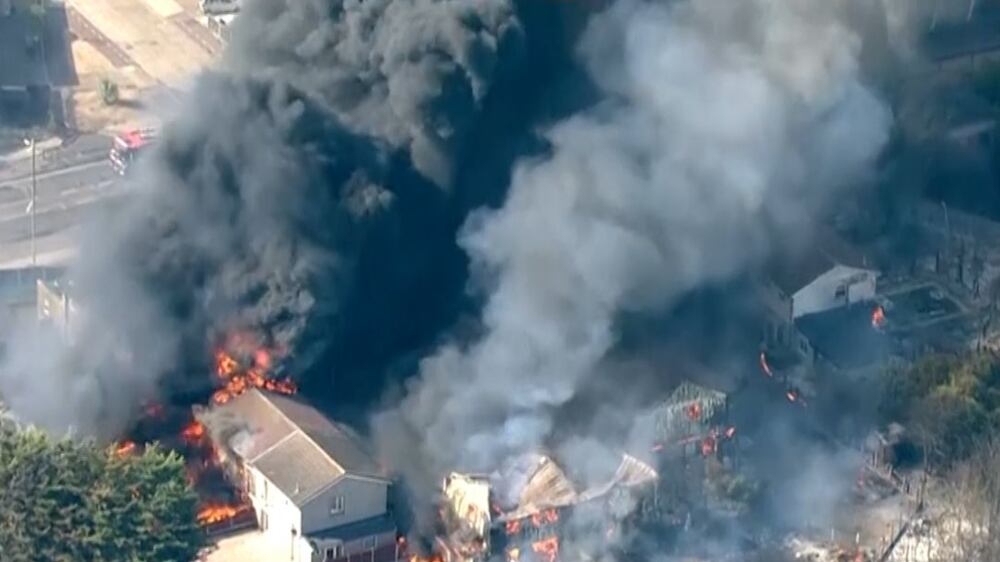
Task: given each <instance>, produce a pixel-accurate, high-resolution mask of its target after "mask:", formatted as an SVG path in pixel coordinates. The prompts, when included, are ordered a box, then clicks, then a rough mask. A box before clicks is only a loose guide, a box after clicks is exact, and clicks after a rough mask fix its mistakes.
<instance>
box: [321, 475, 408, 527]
mask: <svg viewBox="0 0 1000 562" xmlns="http://www.w3.org/2000/svg"><path fill="white" fill-rule="evenodd" d="M388 488H389V485H388V484H387V483H386V482H382V481H379V480H375V479H369V478H363V477H359V476H350V475H348V476H345V477H343V478H341V479H340V480H339V481H337V483H335V484H334V485H333V486H330V487H329V488H327V489H326V490H324V491H323V492H321V493H320V494H318V495H317V496H316V497H315V498H313V499H311V500H309V502H308V503H306V504H305V505H304V506H302V528H303V531H304V532H305V533H311V532H314V531H321V530H323V529H329V528H331V527H336V526H339V525H346V524H348V523H353V522H355V521H360V520H362V519H368V518H371V517H377V516H379V515H382V514H384V513H385V512H386V507H387V503H388ZM337 497H343V498H344V499H343V505H344V510H343V511H342V512H340V513H334V512H332V508H333V506H334V505H335V503H336V501H337Z"/></svg>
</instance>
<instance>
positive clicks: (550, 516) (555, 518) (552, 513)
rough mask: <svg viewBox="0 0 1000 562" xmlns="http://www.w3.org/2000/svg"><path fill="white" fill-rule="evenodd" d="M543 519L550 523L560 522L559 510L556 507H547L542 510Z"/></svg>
mask: <svg viewBox="0 0 1000 562" xmlns="http://www.w3.org/2000/svg"><path fill="white" fill-rule="evenodd" d="M542 519H543V520H544V521H545V522H546V523H549V524H552V523H558V522H559V512H558V511H556V510H554V509H546V510H545V511H543V512H542Z"/></svg>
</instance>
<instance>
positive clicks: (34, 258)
mask: <svg viewBox="0 0 1000 562" xmlns="http://www.w3.org/2000/svg"><path fill="white" fill-rule="evenodd" d="M36 153H37V150H36V147H35V137H31V267H32V269H35V268H37V267H38V251H37V248H36V247H35V232H36V229H35V212H36V209H35V207H36V205H35V197H36V195H37V193H38V173H37V170H38V168H37V167H36V166H35V155H36Z"/></svg>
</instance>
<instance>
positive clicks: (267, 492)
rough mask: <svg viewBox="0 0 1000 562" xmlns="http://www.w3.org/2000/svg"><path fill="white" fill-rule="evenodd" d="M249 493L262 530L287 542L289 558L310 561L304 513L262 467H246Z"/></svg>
mask: <svg viewBox="0 0 1000 562" xmlns="http://www.w3.org/2000/svg"><path fill="white" fill-rule="evenodd" d="M246 477H247V479H248V480H250V481H252V482H248V483H247V494H248V495H249V496H250V503H252V504H253V507H254V511H255V512H256V513H257V523H258V524H259V525H260V528H261V530H262V531H263V532H264V533H265V534H266V535H268V537H269V538H270V540H272V541H273V542H275V543H282V544H287V545H288V553H289V558H288V559H289V560H291V561H293V562H302V561H308V560H310V559H311V557H312V549H311V548H310V546H309V544H308V543H307V542H305V541H303V540H302V512H301V511H300V510H299V508H298V507H297V506H296V505H295V504H294V503H292V500H290V499H289V498H288V496H286V495H285V494H284V493H283V492H282V491H281V490H280V489H278V487H277V486H275V485H274V483H273V482H271V481H270V480H268V478H267V477H266V476H264V475H263V474H262V473H261V472H260V471H259V470H257V469H256V468H253V467H251V466H248V467H246Z"/></svg>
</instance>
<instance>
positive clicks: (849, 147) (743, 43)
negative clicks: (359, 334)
mask: <svg viewBox="0 0 1000 562" xmlns="http://www.w3.org/2000/svg"><path fill="white" fill-rule="evenodd" d="M861 4H864V6H863V7H864V8H865V9H868V8H871V3H864V2H860V1H859V2H847V1H843V2H829V1H826V0H823V1H809V2H803V1H801V0H747V1H741V2H732V1H728V0H688V1H681V2H673V3H666V4H664V3H643V2H634V1H624V2H619V3H618V4H616V5H614V6H613V7H611V8H610V9H609V10H608V11H607V12H606V13H603V14H600V15H598V16H596V17H595V18H594V19H593V20H592V22H591V24H590V27H589V29H588V30H587V32H586V33H585V34H584V36H583V39H582V41H581V44H580V46H579V54H580V57H581V60H582V62H583V64H584V65H585V67H586V68H587V70H588V71H589V74H590V76H591V77H592V79H593V80H594V81H595V82H596V84H597V85H598V86H599V88H600V89H601V90H602V92H603V93H604V101H603V102H602V103H601V104H599V105H597V106H595V107H593V108H591V109H589V110H587V111H585V112H583V113H581V114H578V115H576V116H574V117H572V118H570V119H568V120H566V121H564V122H562V123H559V124H558V125H556V126H554V127H553V128H552V129H551V130H549V131H547V133H546V136H547V138H548V139H549V141H550V143H551V153H550V154H549V155H548V156H546V157H544V158H538V159H534V160H529V161H524V162H522V163H521V164H520V165H519V166H518V167H517V169H516V171H515V174H514V178H513V182H512V186H511V189H510V192H509V194H508V197H507V200H506V202H505V203H504V205H503V206H502V207H501V208H500V209H497V210H484V211H481V212H479V213H476V214H474V215H473V216H471V217H470V218H469V220H468V221H467V223H466V225H465V228H464V229H463V231H462V233H461V236H460V242H461V244H462V246H463V247H464V248H465V249H466V251H467V252H468V254H469V256H470V258H471V260H472V262H473V265H474V269H475V271H476V272H477V273H478V276H477V279H478V281H479V282H480V288H481V289H482V291H483V292H484V293H485V294H487V295H488V296H487V298H486V301H485V305H484V309H483V312H482V324H483V328H484V331H483V335H482V336H481V337H480V338H479V339H477V340H476V341H473V342H472V343H469V344H464V343H451V344H448V345H445V346H443V347H442V348H441V349H439V350H438V351H437V352H436V353H435V354H434V355H433V356H431V357H429V358H427V359H426V360H425V361H424V362H423V364H422V369H421V377H420V380H419V382H417V383H416V384H415V385H413V387H412V388H411V392H410V394H409V395H408V396H407V397H406V398H405V399H404V400H403V402H402V405H401V407H400V409H399V411H398V412H394V413H392V414H390V416H399V417H400V418H401V419H402V420H403V421H404V422H405V423H406V424H407V425H408V426H409V427H410V428H411V430H412V434H414V435H416V436H419V438H420V439H421V444H422V450H421V453H422V454H423V457H424V459H425V461H426V462H427V463H428V464H429V466H430V467H431V468H432V472H433V471H440V470H447V469H450V468H453V467H455V466H460V467H464V468H467V469H473V470H488V469H490V468H491V467H494V466H497V465H499V464H500V463H501V462H502V461H503V459H505V458H508V457H510V456H512V455H516V454H518V453H520V452H523V451H524V450H526V449H533V448H536V447H539V446H542V445H543V444H546V440H547V438H548V437H549V436H550V434H551V431H552V429H553V423H554V422H553V416H552V413H553V411H554V410H555V409H556V408H558V407H559V406H560V405H562V404H565V403H566V402H567V401H569V400H570V399H571V398H572V397H573V396H574V395H575V393H576V392H577V389H578V387H579V385H580V383H581V381H582V380H583V379H584V378H586V377H587V375H588V374H590V373H592V371H593V369H595V367H596V366H597V365H598V363H599V362H600V361H601V360H602V358H604V357H605V356H606V355H607V354H608V353H609V351H611V350H612V349H613V348H614V346H615V343H616V328H615V322H616V319H617V318H618V317H619V315H620V314H621V313H624V312H629V311H656V310H660V309H663V308H664V307H666V306H669V305H670V304H671V303H672V302H674V301H675V300H676V299H677V298H678V297H680V296H681V295H683V294H684V293H685V292H687V291H689V290H691V289H693V288H695V287H698V286H700V285H702V284H704V283H706V282H711V281H715V280H723V279H726V278H729V277H731V276H734V275H737V274H739V273H740V272H742V271H744V270H745V269H746V268H747V267H748V266H750V265H752V264H754V263H755V262H757V261H758V260H761V259H763V258H764V257H766V256H767V254H768V252H769V250H770V249H771V248H772V247H773V246H774V244H775V243H776V241H781V240H782V239H786V238H794V237H796V235H797V234H799V233H798V232H797V231H796V230H795V228H796V226H795V225H796V224H797V223H798V222H799V221H800V220H801V219H802V218H803V217H804V216H806V215H811V214H814V213H816V212H817V211H818V210H820V209H822V208H823V207H824V206H825V205H827V204H828V203H829V201H830V200H831V199H832V198H835V197H838V196H839V195H842V194H844V193H845V190H849V189H850V188H852V187H853V186H856V185H858V184H859V183H860V182H863V181H864V179H865V174H866V172H868V171H869V170H870V168H871V165H872V164H873V160H874V159H875V157H876V156H877V155H878V153H879V151H880V149H881V148H882V147H883V146H884V144H885V143H886V141H887V139H888V132H889V127H890V124H891V118H892V117H891V112H890V111H889V109H888V108H887V106H886V105H885V104H884V103H883V102H882V101H880V99H879V97H878V96H877V94H876V93H875V92H874V91H872V90H871V89H869V88H868V87H866V85H865V84H864V83H863V81H862V77H861V76H862V73H861V70H860V67H861V64H860V63H861V61H860V56H861V52H862V47H863V46H864V38H863V37H862V36H861V34H859V33H858V32H855V31H854V30H852V28H851V27H849V26H848V25H847V23H846V22H847V21H848V16H850V15H852V13H853V10H856V9H858V7H859V6H860V5H861ZM879 13H881V12H879ZM621 384H622V385H627V384H628V381H627V380H622V381H621Z"/></svg>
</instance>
